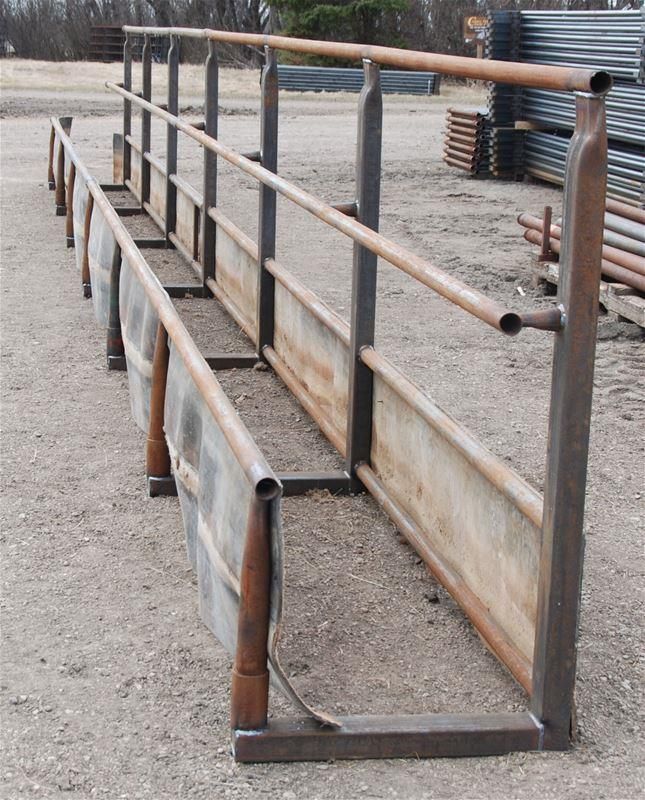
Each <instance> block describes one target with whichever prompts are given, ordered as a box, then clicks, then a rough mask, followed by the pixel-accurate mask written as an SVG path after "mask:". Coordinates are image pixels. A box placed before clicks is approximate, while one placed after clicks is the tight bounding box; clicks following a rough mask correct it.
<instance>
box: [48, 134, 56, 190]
mask: <svg viewBox="0 0 645 800" xmlns="http://www.w3.org/2000/svg"><path fill="white" fill-rule="evenodd" d="M55 146H56V130H55V128H54V126H53V125H52V128H51V132H50V134H49V156H48V159H47V185H48V186H49V188H50V190H51V191H53V190H54V189H55V188H56V178H55V176H54V149H55Z"/></svg>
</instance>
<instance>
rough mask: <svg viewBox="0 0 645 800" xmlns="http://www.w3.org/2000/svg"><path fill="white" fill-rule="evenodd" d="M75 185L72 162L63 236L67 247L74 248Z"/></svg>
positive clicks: (74, 171) (74, 167)
mask: <svg viewBox="0 0 645 800" xmlns="http://www.w3.org/2000/svg"><path fill="white" fill-rule="evenodd" d="M75 183H76V164H74V162H73V161H72V163H71V164H70V165H69V180H68V182H67V216H66V217H65V235H66V238H67V246H68V247H74V184H75Z"/></svg>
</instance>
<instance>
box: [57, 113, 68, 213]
mask: <svg viewBox="0 0 645 800" xmlns="http://www.w3.org/2000/svg"><path fill="white" fill-rule="evenodd" d="M59 122H60V126H61V128H62V129H63V131H64V132H65V133H66V134H67V135H68V136H69V134H70V131H71V129H72V118H71V117H60V118H59ZM55 189H56V191H55V194H54V199H55V200H56V216H57V217H64V216H65V215H66V214H67V207H66V201H67V193H66V191H65V147H64V145H63V143H62V142H59V143H58V153H57V154H56V183H55Z"/></svg>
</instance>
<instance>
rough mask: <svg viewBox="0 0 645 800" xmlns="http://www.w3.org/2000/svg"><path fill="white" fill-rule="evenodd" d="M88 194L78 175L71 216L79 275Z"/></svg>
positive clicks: (83, 246)
mask: <svg viewBox="0 0 645 800" xmlns="http://www.w3.org/2000/svg"><path fill="white" fill-rule="evenodd" d="M88 197H89V192H88V190H87V185H86V183H85V180H83V176H82V175H79V176H78V180H75V181H74V197H73V200H72V203H73V216H74V257H75V259H76V266H77V268H78V271H79V273H80V271H81V269H82V268H83V253H84V251H85V209H86V208H87V199H88Z"/></svg>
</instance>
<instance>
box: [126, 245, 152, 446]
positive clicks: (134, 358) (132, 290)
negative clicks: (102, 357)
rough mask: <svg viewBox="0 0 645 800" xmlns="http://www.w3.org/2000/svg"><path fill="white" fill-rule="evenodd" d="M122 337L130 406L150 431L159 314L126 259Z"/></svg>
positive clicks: (144, 429) (137, 421)
mask: <svg viewBox="0 0 645 800" xmlns="http://www.w3.org/2000/svg"><path fill="white" fill-rule="evenodd" d="M119 314H120V316H121V336H122V338H123V346H124V348H125V356H126V360H127V365H128V383H129V387H130V407H131V409H132V416H133V417H134V420H135V422H136V423H137V425H138V426H139V427H140V428H141V430H143V431H145V432H146V433H147V432H148V427H149V421H150V388H151V379H152V358H153V355H154V350H155V339H156V337H157V326H158V324H159V317H158V315H157V312H156V311H155V309H154V307H153V305H152V303H151V302H150V300H149V299H148V295H147V294H146V292H145V291H144V289H143V287H142V286H141V284H140V283H139V281H138V280H137V278H136V276H135V274H134V272H133V271H132V268H131V267H130V265H129V264H128V261H127V259H126V258H124V259H123V260H122V262H121V276H120V280H119Z"/></svg>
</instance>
